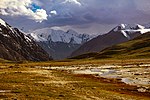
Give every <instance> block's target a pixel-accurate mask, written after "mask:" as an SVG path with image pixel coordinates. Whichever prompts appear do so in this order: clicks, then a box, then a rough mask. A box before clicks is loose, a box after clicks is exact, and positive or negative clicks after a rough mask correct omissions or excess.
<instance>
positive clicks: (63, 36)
mask: <svg viewBox="0 0 150 100" xmlns="http://www.w3.org/2000/svg"><path fill="white" fill-rule="evenodd" d="M30 35H31V36H32V37H33V38H34V39H35V41H37V42H40V41H41V42H42V41H52V42H64V43H74V44H81V43H82V42H83V41H85V40H89V39H91V38H90V36H89V35H81V34H78V33H77V32H76V31H74V30H71V29H70V30H68V31H66V32H65V31H62V30H54V29H51V28H43V29H38V30H35V31H33V32H32V33H30Z"/></svg>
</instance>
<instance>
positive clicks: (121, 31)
mask: <svg viewBox="0 0 150 100" xmlns="http://www.w3.org/2000/svg"><path fill="white" fill-rule="evenodd" d="M147 32H150V29H148V28H145V27H144V26H142V25H139V24H135V25H128V24H120V25H118V26H116V27H115V28H114V29H112V30H111V31H110V32H108V33H107V34H104V35H99V36H98V37H96V38H93V39H92V40H90V41H88V42H86V43H84V44H83V45H82V46H81V47H80V48H78V49H77V50H75V51H74V52H73V53H72V54H71V56H70V57H75V56H78V55H82V54H86V53H91V52H99V51H101V50H103V49H105V48H107V47H110V46H113V45H116V44H119V43H123V42H127V41H129V40H131V39H134V38H136V37H137V36H140V35H141V34H144V33H147Z"/></svg>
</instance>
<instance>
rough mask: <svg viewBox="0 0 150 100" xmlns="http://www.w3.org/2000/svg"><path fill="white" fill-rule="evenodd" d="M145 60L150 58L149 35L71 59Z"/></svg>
mask: <svg viewBox="0 0 150 100" xmlns="http://www.w3.org/2000/svg"><path fill="white" fill-rule="evenodd" d="M86 58H91V59H145V58H146V59H147V58H150V33H145V34H143V35H141V36H139V37H137V38H135V39H133V40H130V41H128V42H125V43H121V44H118V45H114V46H112V47H108V48H106V49H104V50H102V51H100V52H97V53H87V54H83V55H79V56H76V57H73V58H72V59H86Z"/></svg>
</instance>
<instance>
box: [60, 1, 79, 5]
mask: <svg viewBox="0 0 150 100" xmlns="http://www.w3.org/2000/svg"><path fill="white" fill-rule="evenodd" d="M63 3H64V4H66V3H71V4H76V5H79V6H81V3H80V2H79V1H77V0H65V1H64V2H63Z"/></svg>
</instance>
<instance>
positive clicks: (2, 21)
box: [0, 18, 7, 27]
mask: <svg viewBox="0 0 150 100" xmlns="http://www.w3.org/2000/svg"><path fill="white" fill-rule="evenodd" d="M0 23H1V24H2V25H3V26H5V27H6V26H7V25H6V22H5V21H4V20H2V19H1V18H0Z"/></svg>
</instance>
